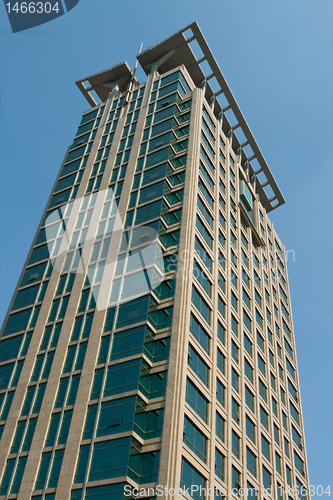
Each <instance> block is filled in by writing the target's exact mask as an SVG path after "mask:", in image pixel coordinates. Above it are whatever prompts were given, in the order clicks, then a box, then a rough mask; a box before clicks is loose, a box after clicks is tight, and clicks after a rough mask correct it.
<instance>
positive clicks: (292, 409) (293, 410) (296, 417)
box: [289, 401, 299, 425]
mask: <svg viewBox="0 0 333 500" xmlns="http://www.w3.org/2000/svg"><path fill="white" fill-rule="evenodd" d="M289 406H290V414H291V416H292V417H293V419H294V420H295V422H296V423H297V424H298V425H299V412H298V411H297V410H296V408H295V406H294V405H293V404H292V402H291V401H289Z"/></svg>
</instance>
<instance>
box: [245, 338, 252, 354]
mask: <svg viewBox="0 0 333 500" xmlns="http://www.w3.org/2000/svg"><path fill="white" fill-rule="evenodd" d="M252 347H253V345H252V342H251V341H250V340H249V338H248V336H247V335H245V334H244V349H245V350H246V352H247V353H248V354H249V355H250V356H251V358H252Z"/></svg>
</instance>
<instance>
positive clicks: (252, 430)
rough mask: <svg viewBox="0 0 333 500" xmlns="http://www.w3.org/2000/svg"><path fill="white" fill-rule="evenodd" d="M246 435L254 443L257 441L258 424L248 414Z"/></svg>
mask: <svg viewBox="0 0 333 500" xmlns="http://www.w3.org/2000/svg"><path fill="white" fill-rule="evenodd" d="M246 435H247V437H248V438H250V439H251V441H252V442H253V443H255V442H256V426H255V425H254V423H253V422H252V420H251V419H250V418H249V417H248V416H247V415H246Z"/></svg>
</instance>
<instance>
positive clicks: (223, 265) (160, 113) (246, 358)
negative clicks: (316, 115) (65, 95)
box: [0, 23, 309, 500]
mask: <svg viewBox="0 0 333 500" xmlns="http://www.w3.org/2000/svg"><path fill="white" fill-rule="evenodd" d="M138 61H139V63H140V65H141V66H142V68H143V69H144V71H145V72H146V73H147V81H146V82H145V83H142V84H140V83H139V82H138V80H137V79H136V77H135V75H134V74H133V72H132V70H131V69H130V67H129V66H128V64H127V63H126V62H123V63H121V64H118V65H117V66H114V67H113V68H111V69H108V70H105V71H102V72H101V73H97V74H94V75H92V76H90V77H88V78H86V79H84V80H82V81H79V82H77V85H78V87H79V88H80V90H81V91H82V92H83V94H84V95H85V97H86V98H87V100H88V102H89V104H90V105H91V108H90V109H89V110H88V111H87V112H85V113H84V114H83V118H82V120H81V123H80V125H79V128H78V131H77V134H76V136H75V139H74V142H73V144H72V145H71V146H70V147H69V148H68V151H67V153H66V155H65V159H64V162H63V164H62V166H61V168H60V172H59V175H58V178H57V180H56V182H55V185H54V188H53V190H52V193H51V196H50V199H49V202H48V204H47V207H46V210H45V212H44V215H43V217H42V220H41V223H40V226H39V228H38V231H37V233H36V237H35V239H34V241H33V244H32V247H31V250H30V252H29V255H28V258H27V261H26V264H25V266H24V269H23V271H22V274H21V277H20V280H19V283H18V287H17V289H16V291H15V294H14V297H13V299H12V302H11V304H10V308H9V311H8V314H7V316H6V318H5V322H4V326H3V329H2V331H1V342H0V430H1V435H2V437H1V442H0V445H1V452H0V474H1V476H0V477H1V479H0V499H1V500H2V499H4V498H6V499H7V498H8V499H14V498H17V499H18V500H28V499H29V500H30V499H33V500H44V499H45V500H53V499H56V500H69V499H72V500H74V499H89V500H106V499H111V500H122V499H123V498H135V497H136V494H137V490H138V489H141V491H140V496H139V497H138V498H147V499H148V498H150V499H152V498H165V499H170V498H173V494H174V490H173V489H175V490H177V489H179V488H182V492H181V491H176V496H175V497H176V498H185V499H190V498H192V499H193V500H204V499H205V498H214V500H215V498H220V495H222V496H226V497H227V496H228V497H229V498H235V500H237V498H241V497H243V496H244V497H245V498H260V499H262V498H267V499H269V498H273V499H283V498H287V499H290V500H292V499H294V500H297V498H300V499H301V500H303V499H305V498H309V497H308V496H307V494H306V492H305V491H304V487H306V486H307V485H308V474H307V465H306V455H305V445H304V429H303V423H302V411H301V403H300V393H299V382H298V375H297V364H296V353H295V343H294V334H293V325H292V316H291V306H290V297H289V287H288V278H287V267H286V256H285V250H284V247H283V245H282V243H281V242H280V240H279V238H278V236H277V234H276V232H275V230H274V227H273V224H272V223H271V222H270V220H269V218H268V213H269V212H271V211H272V210H274V209H276V208H277V207H278V206H280V205H281V204H282V203H284V199H283V196H282V194H281V192H280V190H279V188H278V186H277V184H276V182H275V180H274V177H273V175H272V173H271V171H270V170H269V168H268V166H267V164H266V161H265V159H264V157H263V155H262V153H261V151H260V149H259V147H258V145H257V143H256V141H255V139H254V137H253V135H252V133H251V131H250V129H249V127H248V125H247V123H246V121H245V119H244V117H243V115H242V113H241V111H240V109H239V107H238V105H237V103H236V101H235V99H234V97H233V95H232V93H231V91H230V89H229V87H228V85H227V84H226V82H225V80H224V77H223V75H222V73H221V71H220V69H219V67H218V65H217V64H216V62H215V59H214V58H213V56H212V54H211V52H210V49H209V47H208V45H207V43H206V41H205V39H204V38H203V36H202V34H201V32H200V30H199V28H198V26H197V24H196V23H194V24H191V25H190V26H188V27H186V28H185V29H184V30H181V31H179V32H178V33H176V34H175V35H173V36H172V37H170V38H168V39H167V40H165V41H163V42H161V43H159V44H158V45H156V46H154V47H152V48H150V49H148V50H146V51H144V52H142V53H141V54H139V56H138ZM94 96H95V97H94ZM96 96H97V97H96ZM95 99H99V101H100V103H97V102H96V101H95ZM157 486H158V488H157V489H155V490H154V488H156V487H157ZM302 487H303V488H302ZM161 493H163V496H160V495H161Z"/></svg>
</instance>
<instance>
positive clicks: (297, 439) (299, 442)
mask: <svg viewBox="0 0 333 500" xmlns="http://www.w3.org/2000/svg"><path fill="white" fill-rule="evenodd" d="M291 433H292V436H293V441H294V443H295V444H296V446H298V448H299V449H300V450H302V449H303V446H302V437H301V435H300V434H299V433H298V432H297V430H296V429H295V427H294V426H293V425H292V426H291Z"/></svg>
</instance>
